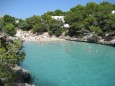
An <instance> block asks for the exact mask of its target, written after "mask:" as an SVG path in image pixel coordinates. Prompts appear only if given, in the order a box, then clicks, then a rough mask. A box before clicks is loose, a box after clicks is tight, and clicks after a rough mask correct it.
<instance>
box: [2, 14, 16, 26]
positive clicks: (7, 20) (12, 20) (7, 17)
mask: <svg viewBox="0 0 115 86" xmlns="http://www.w3.org/2000/svg"><path fill="white" fill-rule="evenodd" d="M3 20H4V23H5V25H6V24H9V23H12V24H13V25H15V18H14V17H12V16H10V15H4V16H3Z"/></svg>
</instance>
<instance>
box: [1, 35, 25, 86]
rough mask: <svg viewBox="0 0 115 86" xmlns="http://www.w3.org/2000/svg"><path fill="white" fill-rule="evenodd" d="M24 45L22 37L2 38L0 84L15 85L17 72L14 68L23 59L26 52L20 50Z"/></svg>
mask: <svg viewBox="0 0 115 86" xmlns="http://www.w3.org/2000/svg"><path fill="white" fill-rule="evenodd" d="M21 47H22V41H21V40H20V39H15V40H10V41H6V38H5V37H4V38H1V39H0V81H1V82H0V86H4V85H5V84H7V86H13V84H14V82H16V77H17V75H16V72H15V71H14V70H13V69H12V68H13V67H15V65H17V64H19V62H20V61H23V59H24V57H25V53H24V52H19V50H20V49H21Z"/></svg>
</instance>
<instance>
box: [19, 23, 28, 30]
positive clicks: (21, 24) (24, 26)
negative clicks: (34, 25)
mask: <svg viewBox="0 0 115 86" xmlns="http://www.w3.org/2000/svg"><path fill="white" fill-rule="evenodd" d="M18 28H20V29H22V30H29V29H30V25H29V24H28V23H27V22H26V21H24V22H20V23H19V24H18Z"/></svg>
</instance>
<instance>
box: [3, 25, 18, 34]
mask: <svg viewBox="0 0 115 86" xmlns="http://www.w3.org/2000/svg"><path fill="white" fill-rule="evenodd" d="M4 31H5V33H6V34H8V35H10V36H14V35H15V34H16V29H15V27H14V25H13V24H7V25H6V26H5V27H4Z"/></svg>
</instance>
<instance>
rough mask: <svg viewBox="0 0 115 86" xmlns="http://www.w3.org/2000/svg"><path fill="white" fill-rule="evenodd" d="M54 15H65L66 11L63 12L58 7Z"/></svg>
mask: <svg viewBox="0 0 115 86" xmlns="http://www.w3.org/2000/svg"><path fill="white" fill-rule="evenodd" d="M54 15H55V16H64V15H65V12H63V11H62V10H59V9H57V10H55V11H54Z"/></svg>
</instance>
